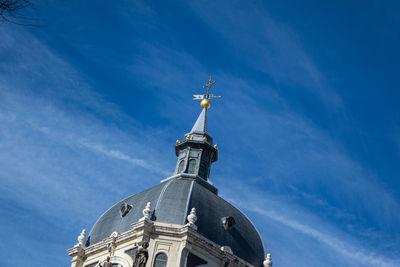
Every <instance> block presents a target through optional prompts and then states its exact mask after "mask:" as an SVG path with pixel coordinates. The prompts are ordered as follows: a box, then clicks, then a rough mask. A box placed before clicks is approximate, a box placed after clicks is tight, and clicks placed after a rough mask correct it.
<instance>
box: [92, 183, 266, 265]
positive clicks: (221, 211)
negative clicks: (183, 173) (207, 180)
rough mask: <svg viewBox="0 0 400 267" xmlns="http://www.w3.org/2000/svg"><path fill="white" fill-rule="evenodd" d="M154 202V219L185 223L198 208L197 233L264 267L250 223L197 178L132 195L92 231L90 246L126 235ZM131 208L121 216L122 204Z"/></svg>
mask: <svg viewBox="0 0 400 267" xmlns="http://www.w3.org/2000/svg"><path fill="white" fill-rule="evenodd" d="M149 201H150V202H151V203H152V209H153V210H154V212H153V217H152V220H154V221H159V222H165V223H173V224H180V225H184V224H186V222H187V221H186V216H187V215H188V213H189V211H190V209H191V208H196V212H197V217H198V220H197V222H196V225H197V226H198V231H199V232H200V233H202V234H203V235H204V236H205V237H206V238H208V239H210V240H212V241H213V242H215V243H217V244H219V245H221V246H229V247H231V249H232V251H233V253H234V254H235V255H237V256H239V257H240V258H242V259H244V260H246V261H248V262H249V263H251V264H253V265H254V266H257V267H259V266H262V261H263V259H264V248H263V243H262V241H261V238H260V236H259V234H258V232H257V230H256V229H255V227H254V226H253V224H252V223H251V221H250V220H249V219H248V218H247V217H246V216H245V215H244V214H243V213H242V212H241V211H239V210H238V209H237V208H235V207H234V206H232V205H231V204H229V203H228V202H227V201H225V200H224V199H222V198H220V197H219V196H218V195H217V194H215V193H213V192H212V191H210V190H209V189H207V188H206V187H204V186H203V185H201V183H199V182H197V180H196V179H189V178H183V177H179V178H173V179H170V180H167V181H165V182H163V183H161V184H159V185H156V186H154V187H152V188H150V189H148V190H146V191H143V192H141V193H138V194H135V195H132V196H130V197H128V198H126V199H124V200H122V201H120V202H118V203H117V204H115V205H114V206H113V207H111V208H110V209H109V210H107V211H106V212H105V213H104V214H103V215H102V216H101V217H100V218H99V220H98V221H97V222H96V224H95V225H94V226H93V228H92V230H91V231H90V234H89V238H88V241H87V244H86V245H87V246H88V245H92V244H95V243H98V242H100V241H102V240H103V239H105V238H107V237H109V236H110V235H111V234H112V233H113V232H114V231H116V232H118V233H123V232H126V231H128V230H130V229H131V224H132V223H134V222H136V221H138V220H139V219H140V218H141V217H143V215H142V210H143V208H144V207H145V206H146V203H147V202H149ZM124 202H125V203H127V204H129V205H131V206H132V208H131V210H130V211H129V212H128V213H127V214H126V215H125V216H124V217H122V216H121V214H120V206H121V204H122V203H124ZM225 216H232V217H233V218H234V219H235V222H236V224H235V226H234V227H233V229H231V230H230V231H226V230H225V229H224V227H223V226H222V223H221V218H222V217H225Z"/></svg>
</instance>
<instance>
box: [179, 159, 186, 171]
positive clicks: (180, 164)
mask: <svg viewBox="0 0 400 267" xmlns="http://www.w3.org/2000/svg"><path fill="white" fill-rule="evenodd" d="M183 167H185V161H184V160H181V162H179V166H178V173H181V172H182V171H183Z"/></svg>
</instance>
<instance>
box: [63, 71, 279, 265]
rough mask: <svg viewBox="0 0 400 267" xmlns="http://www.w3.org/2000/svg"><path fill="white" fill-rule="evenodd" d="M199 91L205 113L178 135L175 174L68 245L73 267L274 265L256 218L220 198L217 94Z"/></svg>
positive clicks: (126, 201) (116, 207) (128, 201)
mask: <svg viewBox="0 0 400 267" xmlns="http://www.w3.org/2000/svg"><path fill="white" fill-rule="evenodd" d="M213 83H214V82H213V81H212V80H211V77H210V80H209V82H208V83H207V84H206V86H205V88H206V89H207V94H205V95H195V99H199V100H201V106H202V111H201V113H200V115H199V117H198V119H197V121H196V122H195V124H194V126H193V128H192V130H191V131H190V132H189V133H187V134H186V135H185V139H184V140H182V141H180V140H177V141H176V144H175V152H176V156H177V162H176V166H175V171H174V172H173V174H172V175H171V176H170V177H168V178H166V179H164V180H162V181H161V182H160V184H158V185H156V186H154V187H152V188H149V189H147V190H146V191H143V192H141V193H138V194H135V195H132V196H130V197H128V198H126V199H124V200H122V201H120V202H118V203H117V204H115V205H114V206H112V207H111V208H110V209H108V210H107V211H106V212H105V213H104V214H103V215H102V216H101V217H100V218H99V219H98V221H97V222H96V223H95V225H94V226H93V228H92V230H91V231H90V233H89V235H88V236H86V230H82V233H81V234H80V235H79V236H78V243H77V244H76V245H75V246H74V247H73V248H71V249H69V250H68V254H69V255H70V256H71V257H72V264H71V267H100V266H102V267H111V266H112V267H131V266H134V267H194V266H210V267H214V266H215V267H217V266H218V267H228V266H229V267H233V266H243V267H244V266H247V267H261V266H265V267H270V266H272V261H271V255H270V254H267V257H266V258H264V257H265V254H264V253H265V252H264V247H263V242H262V240H261V237H260V235H259V233H258V232H257V230H256V228H255V227H254V225H253V224H252V222H251V221H250V220H249V219H248V218H247V217H246V216H245V215H244V214H243V213H242V212H241V211H240V210H238V209H237V208H235V207H234V206H233V205H231V204H230V203H228V202H227V201H225V200H224V199H222V198H221V197H219V196H218V189H217V188H216V187H215V186H214V185H213V184H212V182H211V180H210V169H211V165H212V163H213V162H215V161H217V160H218V147H217V145H216V144H214V142H213V138H212V137H211V136H210V134H209V131H208V122H207V111H208V108H209V107H210V100H211V99H212V98H216V96H213V95H211V94H209V90H210V88H211V86H212V84H213Z"/></svg>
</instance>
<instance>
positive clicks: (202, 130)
mask: <svg viewBox="0 0 400 267" xmlns="http://www.w3.org/2000/svg"><path fill="white" fill-rule="evenodd" d="M190 133H191V134H192V133H198V134H207V135H209V133H208V121H207V109H205V108H203V110H202V111H201V113H200V115H199V117H198V118H197V120H196V122H195V124H194V125H193V128H192V130H191V131H190Z"/></svg>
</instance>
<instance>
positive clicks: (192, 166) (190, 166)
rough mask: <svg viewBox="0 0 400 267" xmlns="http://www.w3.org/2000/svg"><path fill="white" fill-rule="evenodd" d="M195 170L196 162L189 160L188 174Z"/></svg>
mask: <svg viewBox="0 0 400 267" xmlns="http://www.w3.org/2000/svg"><path fill="white" fill-rule="evenodd" d="M195 169H196V160H195V159H190V160H189V166H188V173H194V170H195Z"/></svg>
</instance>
